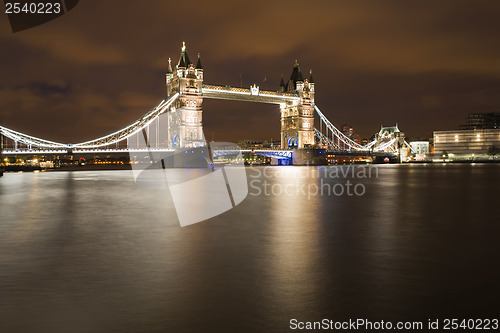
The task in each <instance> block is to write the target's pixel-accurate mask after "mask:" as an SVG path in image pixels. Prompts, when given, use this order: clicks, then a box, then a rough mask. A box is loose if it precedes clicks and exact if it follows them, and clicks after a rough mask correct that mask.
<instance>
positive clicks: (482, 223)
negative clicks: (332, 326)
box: [0, 165, 500, 332]
mask: <svg viewBox="0 0 500 333" xmlns="http://www.w3.org/2000/svg"><path fill="white" fill-rule="evenodd" d="M321 168H324V167H319V168H317V170H321ZM262 170H263V169H262V168H248V169H247V172H248V174H249V176H252V175H253V176H256V175H257V176H258V177H257V178H256V179H258V180H260V181H264V180H266V181H268V182H269V183H270V184H271V185H275V186H278V187H279V186H285V185H287V184H296V185H299V186H300V185H301V184H306V185H313V184H316V185H319V184H321V178H318V177H314V176H312V177H311V173H310V172H304V173H301V172H296V170H313V169H312V168H311V167H309V168H307V167H274V168H270V169H268V171H269V172H268V173H267V174H266V176H264V175H263V174H262ZM283 170H294V171H293V172H290V173H288V174H287V173H286V172H284V171H283ZM314 170H315V169H314ZM499 170H500V168H498V166H496V165H474V166H471V165H446V166H442V165H431V166H423V165H384V166H381V167H380V169H379V174H378V177H373V178H367V179H352V178H349V179H350V180H351V181H353V182H357V183H362V184H363V185H364V186H365V187H366V193H365V194H364V195H363V196H346V195H343V196H333V195H329V196H328V195H324V196H304V195H303V194H301V193H296V194H295V195H270V196H264V195H260V196H254V195H249V196H248V197H247V199H246V200H245V201H243V202H242V203H241V204H240V205H238V206H237V207H236V208H234V209H233V210H231V211H228V212H226V213H225V214H223V215H220V216H217V217H215V218H212V219H210V220H208V221H205V222H202V223H199V224H196V225H192V226H189V227H186V228H180V227H179V225H178V221H177V218H176V213H175V210H174V207H173V204H172V200H171V197H170V195H169V193H168V192H165V191H160V190H151V189H147V188H141V187H138V186H136V185H135V184H134V182H133V179H132V176H131V174H130V173H129V172H127V171H103V172H53V173H50V172H47V173H38V174H34V173H21V174H6V175H5V176H4V177H3V178H2V179H0V214H1V215H0V222H1V223H0V294H1V295H2V297H1V298H0V332H33V331H36V332H67V331H71V332H101V331H102V332H164V331H166V330H171V331H177V332H198V331H210V329H213V330H217V331H219V332H223V331H238V332H256V331H263V332H287V331H289V328H288V321H289V320H290V319H291V318H297V319H299V320H321V319H322V318H331V319H334V320H345V319H348V318H358V317H359V318H372V319H373V320H382V319H383V320H400V319H401V320H402V319H411V320H427V318H444V317H445V315H447V314H450V315H454V316H455V317H456V316H460V315H464V316H465V315H466V316H467V317H478V318H479V317H481V318H484V317H486V316H488V315H489V314H494V312H495V311H496V309H497V308H498V307H494V306H492V305H491V304H494V302H496V301H497V299H498V296H500V295H499V287H498V284H497V281H498V280H499V278H500V273H499V272H498V270H497V269H496V265H495V264H494V263H496V262H497V261H498V254H499V253H500V251H499V250H500V245H499V244H500V242H498V235H499V231H500V228H499V225H498V218H496V216H497V215H498V209H497V201H498V191H499V189H500V187H499V184H500V182H499V180H500V172H499ZM259 174H260V176H259ZM320 174H321V173H320ZM323 181H324V182H327V183H329V184H330V185H334V184H337V183H345V181H346V179H323ZM250 193H252V190H251V189H250ZM213 330H212V331H213Z"/></svg>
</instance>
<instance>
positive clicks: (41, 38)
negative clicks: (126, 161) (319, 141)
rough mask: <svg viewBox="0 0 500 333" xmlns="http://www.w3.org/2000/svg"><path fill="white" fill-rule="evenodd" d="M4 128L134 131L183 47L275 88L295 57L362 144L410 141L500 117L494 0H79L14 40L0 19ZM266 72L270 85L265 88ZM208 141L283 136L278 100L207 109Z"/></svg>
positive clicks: (322, 101) (338, 120)
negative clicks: (397, 135) (399, 133)
mask: <svg viewBox="0 0 500 333" xmlns="http://www.w3.org/2000/svg"><path fill="white" fill-rule="evenodd" d="M0 17H1V18H0V73H1V75H0V123H1V124H2V125H3V126H6V127H9V128H12V129H15V130H19V131H22V132H25V133H28V134H32V135H35V136H39V137H43V138H46V139H52V140H56V141H61V142H73V143H75V142H79V141H81V140H87V139H93V138H95V137H98V136H101V135H105V134H108V133H110V132H112V131H114V130H117V129H119V128H121V127H122V126H124V125H126V124H128V123H130V122H131V121H133V120H134V119H136V118H137V117H139V116H140V115H142V114H143V113H145V112H146V111H147V110H149V109H150V108H151V107H153V106H154V105H156V104H157V103H158V102H159V101H160V100H161V99H162V98H163V97H164V95H165V86H164V73H165V70H166V66H167V59H168V58H169V57H172V58H173V60H174V61H177V59H178V56H179V53H180V47H181V44H182V41H186V43H187V50H188V53H189V55H190V57H191V59H192V60H193V59H195V58H196V54H197V53H198V52H199V53H201V57H202V62H203V66H204V69H205V82H208V83H214V84H223V85H226V84H229V85H235V86H239V85H240V79H239V78H240V75H241V76H242V81H243V85H244V86H249V85H251V84H252V83H254V82H255V83H257V84H260V86H261V87H262V88H265V87H266V85H267V88H268V89H269V90H276V89H277V87H278V84H279V80H280V77H281V74H283V75H284V76H285V78H288V77H289V76H290V73H291V68H292V66H293V62H294V60H295V59H298V60H299V62H300V65H301V69H302V71H303V72H304V73H305V72H308V71H309V69H312V70H313V73H314V79H315V82H316V104H317V105H318V106H319V107H320V109H321V110H322V111H323V113H325V114H326V115H327V116H328V118H329V119H330V120H331V121H332V122H333V123H334V124H335V125H342V124H343V123H346V122H347V123H350V124H352V126H353V127H354V129H355V130H356V131H357V132H358V133H359V134H360V135H361V136H362V137H369V136H371V135H372V134H373V133H375V132H376V131H378V129H379V128H380V125H391V124H394V123H398V124H399V126H400V128H401V129H402V130H403V131H405V132H406V135H407V136H410V137H421V136H430V135H431V133H432V131H433V130H445V129H454V128H457V127H458V125H459V124H461V123H463V119H464V117H465V116H466V115H467V114H468V113H470V112H500V42H499V35H500V20H499V19H498V18H499V17H500V1H497V0H490V1H484V0H470V1H460V0H452V1H436V0H433V1H410V0H408V1H401V0H378V1H374V0H366V1H362V0H355V1H333V0H328V1H301V2H298V1H273V0H267V1H256V0H255V1H235V0H232V1H199V2H197V1H189V2H186V1H163V0H158V1H152V0H151V1H135V2H130V1H123V0H121V1H120V0H101V1H97V0H85V1H80V3H79V4H78V5H77V6H76V7H75V8H74V9H73V10H71V11H70V12H68V13H67V14H66V15H63V16H62V17H60V18H58V19H56V20H53V21H51V22H48V23H46V24H44V25H41V26H38V27H35V28H32V29H29V30H25V31H21V32H18V33H12V31H11V29H10V26H9V21H8V19H7V16H6V15H5V14H2V15H0ZM265 77H267V82H263V80H264V78H265ZM204 124H205V135H206V137H208V138H210V139H211V138H214V139H215V140H219V141H222V140H228V141H237V140H240V139H250V138H252V139H267V140H269V139H271V138H273V139H274V140H276V139H278V137H279V126H280V124H279V110H278V108H277V107H276V106H273V105H264V104H251V103H243V102H228V101H213V100H205V101H204Z"/></svg>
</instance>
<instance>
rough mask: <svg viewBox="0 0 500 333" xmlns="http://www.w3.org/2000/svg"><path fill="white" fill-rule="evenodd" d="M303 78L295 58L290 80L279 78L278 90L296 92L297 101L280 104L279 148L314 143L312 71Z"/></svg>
mask: <svg viewBox="0 0 500 333" xmlns="http://www.w3.org/2000/svg"><path fill="white" fill-rule="evenodd" d="M309 74H310V75H309V78H306V79H304V78H303V77H302V73H301V71H300V67H299V63H298V62H297V60H295V65H294V66H293V70H292V75H291V76H290V80H289V81H288V82H287V83H286V84H285V82H284V81H283V78H281V83H280V91H281V92H285V93H286V92H290V93H295V94H298V95H299V97H300V100H299V101H290V102H286V103H283V104H281V107H280V109H281V148H282V149H295V148H306V147H312V146H313V145H314V143H315V142H314V106H313V105H314V80H313V77H312V72H309Z"/></svg>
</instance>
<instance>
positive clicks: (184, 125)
mask: <svg viewBox="0 0 500 333" xmlns="http://www.w3.org/2000/svg"><path fill="white" fill-rule="evenodd" d="M202 86H203V67H202V65H201V59H200V55H199V54H198V61H197V64H196V65H195V64H193V63H192V62H191V60H190V59H189V56H188V54H187V51H186V44H185V43H184V42H183V43H182V50H181V54H180V58H179V61H178V62H177V65H176V66H175V67H174V68H173V69H172V63H171V59H168V69H167V74H166V88H167V98H168V97H170V96H172V95H174V94H176V93H179V98H178V99H177V101H176V102H174V103H173V104H172V106H171V110H170V112H169V113H168V142H169V146H170V147H171V148H193V147H201V146H205V145H206V142H205V137H204V135H203V126H202V103H203V94H202Z"/></svg>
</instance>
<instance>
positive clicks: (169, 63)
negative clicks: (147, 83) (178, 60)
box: [167, 58, 173, 74]
mask: <svg viewBox="0 0 500 333" xmlns="http://www.w3.org/2000/svg"><path fill="white" fill-rule="evenodd" d="M172 73H173V71H172V59H170V58H168V68H167V74H172Z"/></svg>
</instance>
